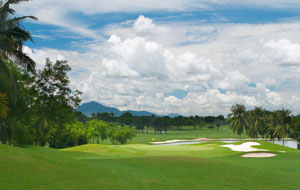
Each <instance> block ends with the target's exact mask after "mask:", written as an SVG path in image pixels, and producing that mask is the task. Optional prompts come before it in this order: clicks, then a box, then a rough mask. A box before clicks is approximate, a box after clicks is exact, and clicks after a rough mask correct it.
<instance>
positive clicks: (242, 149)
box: [221, 142, 267, 152]
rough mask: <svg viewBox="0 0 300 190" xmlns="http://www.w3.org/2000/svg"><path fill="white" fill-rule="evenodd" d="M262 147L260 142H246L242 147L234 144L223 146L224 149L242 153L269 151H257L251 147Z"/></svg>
mask: <svg viewBox="0 0 300 190" xmlns="http://www.w3.org/2000/svg"><path fill="white" fill-rule="evenodd" d="M255 145H260V144H259V143H258V142H245V143H243V144H241V145H234V144H226V145H221V146H222V147H227V148H230V149H231V150H233V151H240V152H253V151H267V150H264V149H257V148H253V147H251V146H255Z"/></svg>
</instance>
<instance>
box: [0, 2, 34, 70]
mask: <svg viewBox="0 0 300 190" xmlns="http://www.w3.org/2000/svg"><path fill="white" fill-rule="evenodd" d="M24 1H28V0H8V1H6V2H5V3H4V2H3V1H0V64H1V65H3V64H4V60H11V61H13V62H14V63H17V64H19V65H21V66H23V67H24V68H26V69H27V70H28V71H30V72H32V73H35V62H34V61H33V60H32V59H31V58H30V57H29V56H28V55H27V54H25V53H24V52H23V43H24V42H26V41H28V40H29V41H33V40H32V37H31V34H30V32H28V31H27V30H25V29H24V27H23V26H22V24H21V21H23V20H25V19H28V18H29V19H33V20H37V18H36V17H33V16H21V17H16V16H14V15H15V10H14V9H12V8H11V5H14V4H18V3H20V2H24Z"/></svg>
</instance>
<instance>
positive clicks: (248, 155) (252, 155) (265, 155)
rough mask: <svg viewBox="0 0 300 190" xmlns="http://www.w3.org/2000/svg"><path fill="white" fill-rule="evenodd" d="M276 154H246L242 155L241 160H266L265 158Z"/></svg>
mask: <svg viewBox="0 0 300 190" xmlns="http://www.w3.org/2000/svg"><path fill="white" fill-rule="evenodd" d="M274 156H276V154H273V153H265V152H259V153H247V154H244V155H243V156H242V157H243V158H267V157H274Z"/></svg>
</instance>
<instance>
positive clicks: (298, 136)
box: [290, 116, 300, 149]
mask: <svg viewBox="0 0 300 190" xmlns="http://www.w3.org/2000/svg"><path fill="white" fill-rule="evenodd" d="M290 137H291V138H293V139H295V140H296V141H297V148H298V149H300V116H298V117H294V118H292V128H291V131H290Z"/></svg>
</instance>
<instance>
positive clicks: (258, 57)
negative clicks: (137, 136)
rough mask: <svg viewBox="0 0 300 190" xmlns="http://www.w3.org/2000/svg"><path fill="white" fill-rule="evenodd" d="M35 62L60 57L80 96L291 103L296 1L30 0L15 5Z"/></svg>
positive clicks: (219, 109)
mask: <svg viewBox="0 0 300 190" xmlns="http://www.w3.org/2000/svg"><path fill="white" fill-rule="evenodd" d="M15 8H16V9H17V12H18V13H19V14H22V15H34V16H36V17H38V18H39V21H38V22H31V21H28V22H24V26H25V28H26V29H28V30H30V31H31V33H32V35H33V36H34V41H35V43H34V44H33V43H30V42H28V43H26V48H25V51H26V52H27V53H28V54H29V55H30V56H32V57H33V58H34V59H35V60H36V61H37V62H38V67H39V68H41V67H42V66H43V63H44V59H45V58H46V57H50V58H51V59H52V60H56V59H67V60H68V61H69V63H70V65H71V66H72V69H73V70H72V73H70V78H71V85H72V88H74V89H75V88H78V89H79V90H81V91H83V93H84V94H83V97H82V98H83V101H84V102H87V101H92V100H93V101H98V102H100V103H103V104H106V105H108V106H115V107H118V108H119V109H131V110H147V111H153V112H155V113H160V114H166V113H180V114H183V115H195V114H197V115H211V114H213V115H219V114H227V113H228V112H229V108H230V107H231V106H232V105H233V104H234V103H243V104H245V105H246V106H247V108H249V109H250V108H253V107H254V106H262V107H264V108H267V109H272V110H274V109H281V108H283V107H286V108H289V109H291V110H292V111H294V113H295V114H298V113H300V108H299V107H300V90H299V89H300V84H299V82H298V81H299V79H300V77H299V76H298V73H299V71H300V69H299V68H300V56H299V52H300V32H299V31H300V9H299V8H300V2H299V1H297V0H291V1H288V2H284V1H279V0H273V1H269V0H260V1H258V0H253V1H248V0H247V1H242V2H241V1H234V0H225V1H220V0H201V1H196V0H166V1H159V0H152V1H150V0H128V1H124V0H85V1H84V0H73V1H71V0H53V1H46V0H39V1H37V0H34V1H30V2H26V3H22V4H21V5H18V6H16V7H15Z"/></svg>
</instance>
